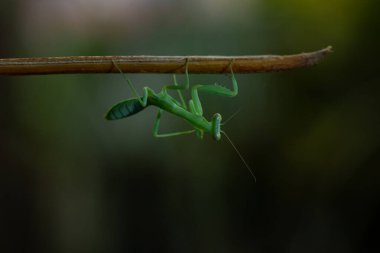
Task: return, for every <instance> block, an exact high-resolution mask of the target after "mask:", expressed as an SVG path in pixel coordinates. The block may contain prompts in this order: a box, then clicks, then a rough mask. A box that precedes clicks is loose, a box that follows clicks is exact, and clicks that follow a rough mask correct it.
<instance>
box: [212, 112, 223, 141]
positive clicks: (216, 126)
mask: <svg viewBox="0 0 380 253" xmlns="http://www.w3.org/2000/svg"><path fill="white" fill-rule="evenodd" d="M221 122H222V115H220V114H219V113H215V114H214V116H213V117H212V137H214V139H215V140H216V141H219V140H220V139H221V134H220V123H221Z"/></svg>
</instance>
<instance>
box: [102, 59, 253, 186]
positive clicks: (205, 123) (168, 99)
mask: <svg viewBox="0 0 380 253" xmlns="http://www.w3.org/2000/svg"><path fill="white" fill-rule="evenodd" d="M188 63H189V61H188V59H186V64H185V84H184V85H180V84H178V82H177V79H176V76H175V75H173V82H174V85H166V86H164V87H163V88H162V89H161V91H160V92H159V93H156V92H154V91H153V90H152V89H151V88H149V87H144V88H143V96H140V95H139V94H138V93H137V90H136V88H135V87H134V85H133V84H132V82H131V81H130V80H129V79H128V78H127V77H126V76H125V75H124V74H123V72H122V71H121V69H120V68H119V66H118V65H117V64H116V63H115V62H114V61H113V64H114V66H115V67H116V68H117V69H118V70H119V72H120V73H121V74H123V77H124V78H125V80H126V81H127V83H128V85H129V86H130V88H131V90H132V92H133V95H134V96H135V97H134V98H130V99H127V100H124V101H121V102H119V103H117V104H115V105H114V106H113V107H112V108H111V109H110V110H109V111H108V113H107V114H106V119H107V120H117V119H123V118H127V117H130V116H132V115H134V114H136V113H138V112H140V111H142V110H144V109H145V108H147V107H148V106H151V105H152V106H155V107H157V108H159V109H158V112H157V116H156V120H155V123H154V126H153V136H155V137H159V138H160V137H171V136H178V135H185V134H192V133H195V134H196V135H197V136H198V137H199V138H200V139H202V138H203V135H204V133H207V134H210V135H211V136H212V137H213V139H215V140H216V141H219V140H220V139H221V134H223V135H224V136H226V138H227V139H228V141H229V142H230V143H231V145H232V146H233V148H234V149H235V151H236V152H237V154H238V155H239V157H240V159H241V160H242V161H243V163H244V164H245V166H246V167H247V168H248V170H249V172H250V173H251V174H252V176H253V178H254V179H255V181H256V178H255V175H254V173H253V171H252V169H251V168H250V167H249V166H248V164H247V163H246V161H245V160H244V159H243V157H242V155H241V154H240V152H239V151H238V149H237V148H236V147H235V145H234V144H233V143H232V141H231V140H230V138H229V137H228V135H227V134H226V133H225V132H224V131H222V130H221V126H222V125H223V124H224V123H222V116H221V115H220V114H219V113H215V114H214V115H213V116H212V118H211V119H210V120H207V119H206V118H205V117H204V116H203V109H202V104H201V101H200V99H199V94H198V92H206V93H209V94H215V95H219V96H225V97H235V96H236V95H237V94H238V84H237V81H236V78H235V75H234V72H233V68H232V66H233V60H232V61H231V62H230V64H229V66H228V68H229V69H230V72H231V80H232V89H228V88H226V87H223V86H220V85H218V84H217V83H214V84H212V85H202V84H197V85H194V86H192V87H191V99H190V100H189V102H188V106H187V105H186V103H185V100H184V97H183V94H182V91H183V90H189V89H190V81H189V73H188ZM169 90H176V91H177V92H178V96H179V98H180V101H178V100H176V99H175V98H173V97H172V96H171V95H170V94H169V93H168V91H169ZM163 111H166V112H169V113H171V114H173V115H176V116H178V117H180V118H182V119H184V120H185V121H187V122H188V123H190V124H191V125H192V126H193V128H194V129H192V130H187V131H179V132H172V133H159V127H160V120H161V115H162V112H163ZM233 116H234V115H232V117H233Z"/></svg>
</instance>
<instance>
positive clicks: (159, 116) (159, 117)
mask: <svg viewBox="0 0 380 253" xmlns="http://www.w3.org/2000/svg"><path fill="white" fill-rule="evenodd" d="M161 113H162V109H159V110H158V113H157V117H156V121H155V122H154V126H153V136H154V137H158V138H163V137H172V136H178V135H184V134H191V133H194V132H195V130H194V129H193V130H187V131H180V132H173V133H166V134H160V133H158V129H159V127H160V120H161Z"/></svg>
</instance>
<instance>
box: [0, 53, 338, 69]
mask: <svg viewBox="0 0 380 253" xmlns="http://www.w3.org/2000/svg"><path fill="white" fill-rule="evenodd" d="M331 52H332V49H331V46H329V47H326V48H324V49H322V50H319V51H314V52H310V53H301V54H295V55H259V56H255V55H254V56H144V55H143V56H68V57H43V58H42V57H41V58H8V59H0V75H47V74H74V73H82V74H85V73H119V71H118V69H117V68H115V66H114V64H113V62H115V63H116V64H117V65H118V66H119V67H120V69H121V70H122V71H123V72H125V73H184V71H185V64H186V60H187V61H188V71H189V73H226V72H230V70H229V65H230V63H231V62H232V63H233V64H232V68H233V71H234V72H235V73H254V72H272V71H281V70H290V69H296V68H302V67H309V66H313V65H316V64H318V63H319V62H320V61H321V60H322V59H323V58H325V56H326V55H327V54H329V53H331Z"/></svg>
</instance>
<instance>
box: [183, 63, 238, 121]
mask: <svg viewBox="0 0 380 253" xmlns="http://www.w3.org/2000/svg"><path fill="white" fill-rule="evenodd" d="M230 69H231V80H232V89H228V88H226V87H223V86H219V85H218V84H216V83H215V84H214V85H201V84H198V85H195V86H194V87H193V88H192V89H191V98H192V99H191V100H190V101H189V106H190V109H191V110H192V111H194V113H196V114H197V115H203V109H202V104H201V101H200V99H199V95H198V91H204V92H208V93H210V94H215V95H220V96H225V97H235V96H236V95H237V94H238V85H237V81H236V78H235V75H234V72H233V71H232V62H231V63H230Z"/></svg>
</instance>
